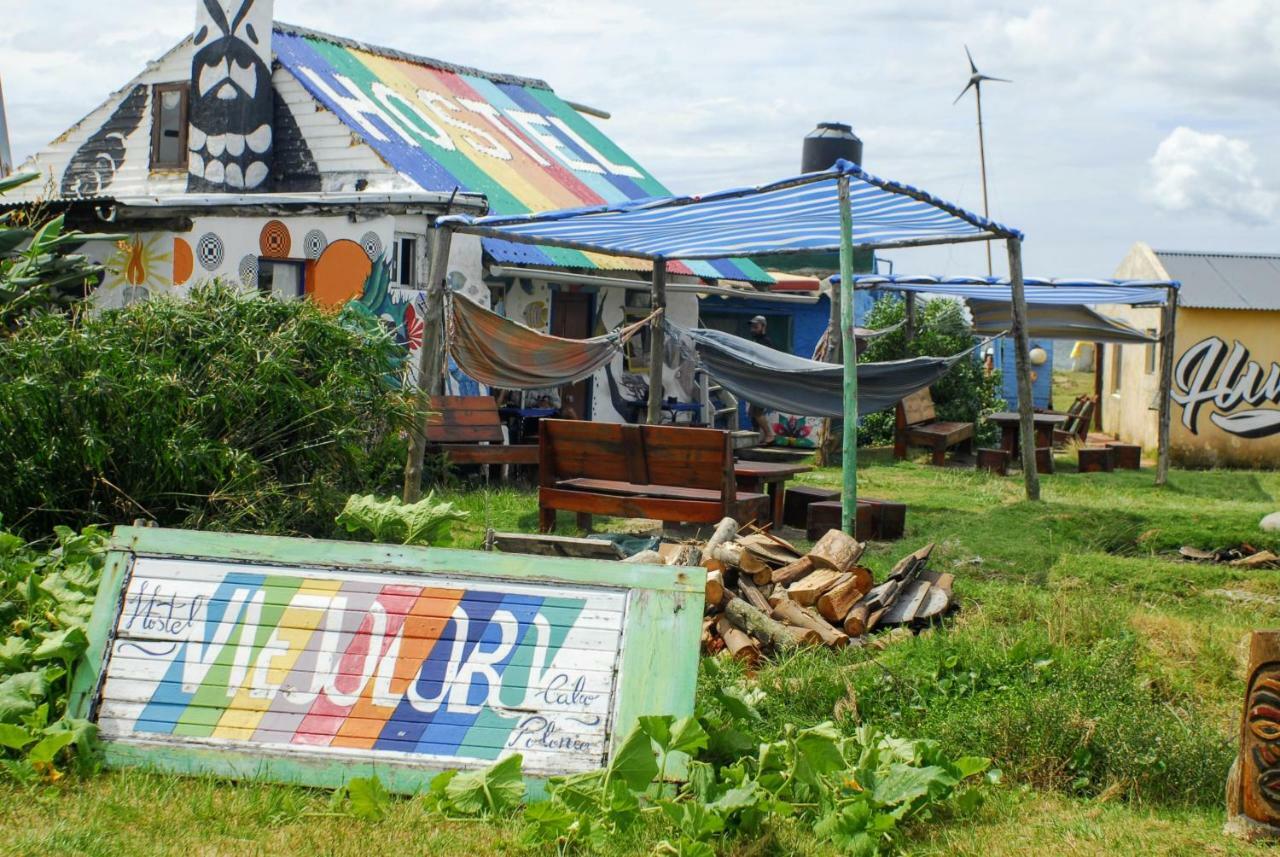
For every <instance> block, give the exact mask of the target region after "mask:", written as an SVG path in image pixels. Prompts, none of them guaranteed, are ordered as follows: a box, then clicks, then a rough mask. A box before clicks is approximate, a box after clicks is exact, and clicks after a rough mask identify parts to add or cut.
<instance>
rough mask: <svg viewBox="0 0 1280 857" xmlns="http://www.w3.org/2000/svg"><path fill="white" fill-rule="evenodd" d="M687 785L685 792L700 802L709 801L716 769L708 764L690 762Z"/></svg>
mask: <svg viewBox="0 0 1280 857" xmlns="http://www.w3.org/2000/svg"><path fill="white" fill-rule="evenodd" d="M687 776H688V780H687V783H688V785H687V786H686V787H685V790H686V791H687V792H688V793H689V794H691V795H693V797H694V798H695V799H697V800H700V801H707V800H710V799H711V789H712V787H713V786H714V785H715V782H716V769H715V767H714V766H713V765H711V763H710V762H696V761H694V762H690V763H689V769H688V774H687Z"/></svg>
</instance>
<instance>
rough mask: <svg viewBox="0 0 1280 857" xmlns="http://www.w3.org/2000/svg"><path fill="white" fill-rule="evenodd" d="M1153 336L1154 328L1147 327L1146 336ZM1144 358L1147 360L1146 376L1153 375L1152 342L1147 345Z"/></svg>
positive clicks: (1154, 354) (1153, 346)
mask: <svg viewBox="0 0 1280 857" xmlns="http://www.w3.org/2000/svg"><path fill="white" fill-rule="evenodd" d="M1155 335H1156V329H1155V328H1154V327H1148V328H1147V336H1155ZM1145 356H1146V359H1147V374H1148V375H1154V374H1155V373H1156V344H1155V343H1154V342H1151V343H1148V345H1147V347H1146V354H1145Z"/></svg>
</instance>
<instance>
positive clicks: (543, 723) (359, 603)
mask: <svg viewBox="0 0 1280 857" xmlns="http://www.w3.org/2000/svg"><path fill="white" fill-rule="evenodd" d="M624 602H625V596H624V595H623V594H622V593H621V592H618V591H610V590H605V589H589V588H582V587H566V586H554V587H548V586H545V585H543V586H538V587H534V586H529V585H522V584H514V583H513V584H506V583H501V584H500V583H498V582H494V583H477V582H476V581H473V580H468V581H463V580H450V579H447V578H442V579H433V580H432V581H431V585H423V582H422V581H421V580H420V579H417V580H415V579H412V578H406V577H404V576H398V575H378V574H370V573H350V574H346V573H344V574H341V575H340V576H324V575H316V574H310V573H307V572H304V571H302V570H297V569H295V570H289V569H273V568H261V569H258V568H253V569H249V570H247V569H246V567H245V566H239V567H237V566H235V565H231V564H225V563H221V562H212V561H195V560H179V559H159V558H148V557H139V558H138V559H137V561H136V563H135V565H134V569H133V574H132V576H131V578H130V580H129V582H128V585H127V586H126V589H125V596H124V602H123V607H122V611H121V614H120V621H119V626H118V631H117V634H116V638H115V640H114V642H113V643H112V646H111V656H110V659H109V661H108V664H107V669H106V680H105V683H104V685H103V690H102V698H101V699H102V701H101V705H100V708H99V725H100V728H101V731H102V734H103V736H104V737H105V738H108V739H121V738H124V739H143V740H147V741H182V740H190V739H193V738H194V739H201V740H203V741H205V742H214V743H225V744H227V745H232V746H239V747H244V746H245V745H249V746H256V747H262V748H267V747H272V746H275V747H282V746H287V747H290V748H293V749H301V750H305V751H309V752H313V753H324V754H338V755H342V754H350V753H352V752H357V751H359V752H363V753H365V754H370V753H371V754H372V755H373V757H374V758H377V757H379V756H383V757H385V758H388V759H393V758H394V759H401V760H403V759H405V758H406V757H411V758H418V759H421V758H424V757H447V758H449V759H451V760H452V759H471V760H476V761H491V760H494V759H497V758H500V757H502V756H504V755H509V754H511V753H515V752H519V753H522V754H524V756H525V757H526V760H527V762H528V763H530V764H531V765H532V766H533V767H535V768H536V767H539V762H541V763H542V764H541V766H542V767H545V768H547V769H552V768H554V769H557V770H589V769H591V768H594V767H598V766H599V765H600V764H601V763H602V760H603V759H604V758H605V753H606V750H607V730H606V721H607V720H608V716H609V712H610V710H611V705H612V701H613V696H614V678H615V672H616V667H617V659H618V652H619V647H620V643H621V629H622V619H623V612H624Z"/></svg>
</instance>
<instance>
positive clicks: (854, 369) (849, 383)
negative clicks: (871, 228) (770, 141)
mask: <svg viewBox="0 0 1280 857" xmlns="http://www.w3.org/2000/svg"><path fill="white" fill-rule="evenodd" d="M838 186H839V200H840V346H841V347H840V356H841V359H842V360H843V361H844V448H843V450H842V452H843V456H842V458H841V461H840V464H841V469H842V472H843V476H844V491H843V493H842V494H841V495H840V496H841V505H840V528H841V529H842V530H844V531H845V532H846V533H853V531H854V529H853V525H854V519H855V518H856V517H857V512H858V349H857V346H856V344H855V343H854V341H853V293H854V289H853V214H852V212H851V211H850V210H849V177H848V176H841V177H840V179H839V182H838Z"/></svg>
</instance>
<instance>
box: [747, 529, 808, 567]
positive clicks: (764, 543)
mask: <svg viewBox="0 0 1280 857" xmlns="http://www.w3.org/2000/svg"><path fill="white" fill-rule="evenodd" d="M738 541H739V542H740V543H741V544H742V545H743V547H745V548H746V549H747V550H749V551H751V552H752V553H753V554H755V555H756V556H758V557H760V558H761V559H763V560H765V561H766V562H768V563H771V564H773V565H786V564H787V563H790V562H795V561H796V560H797V559H799V558H800V556H801V554H800V552H799V551H797V550H796V549H795V548H793V547H792V546H791V545H789V544H787V543H786V542H784V541H782V539H779V538H775V537H770V535H769V534H768V533H752V534H750V535H747V536H739V537H738Z"/></svg>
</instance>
